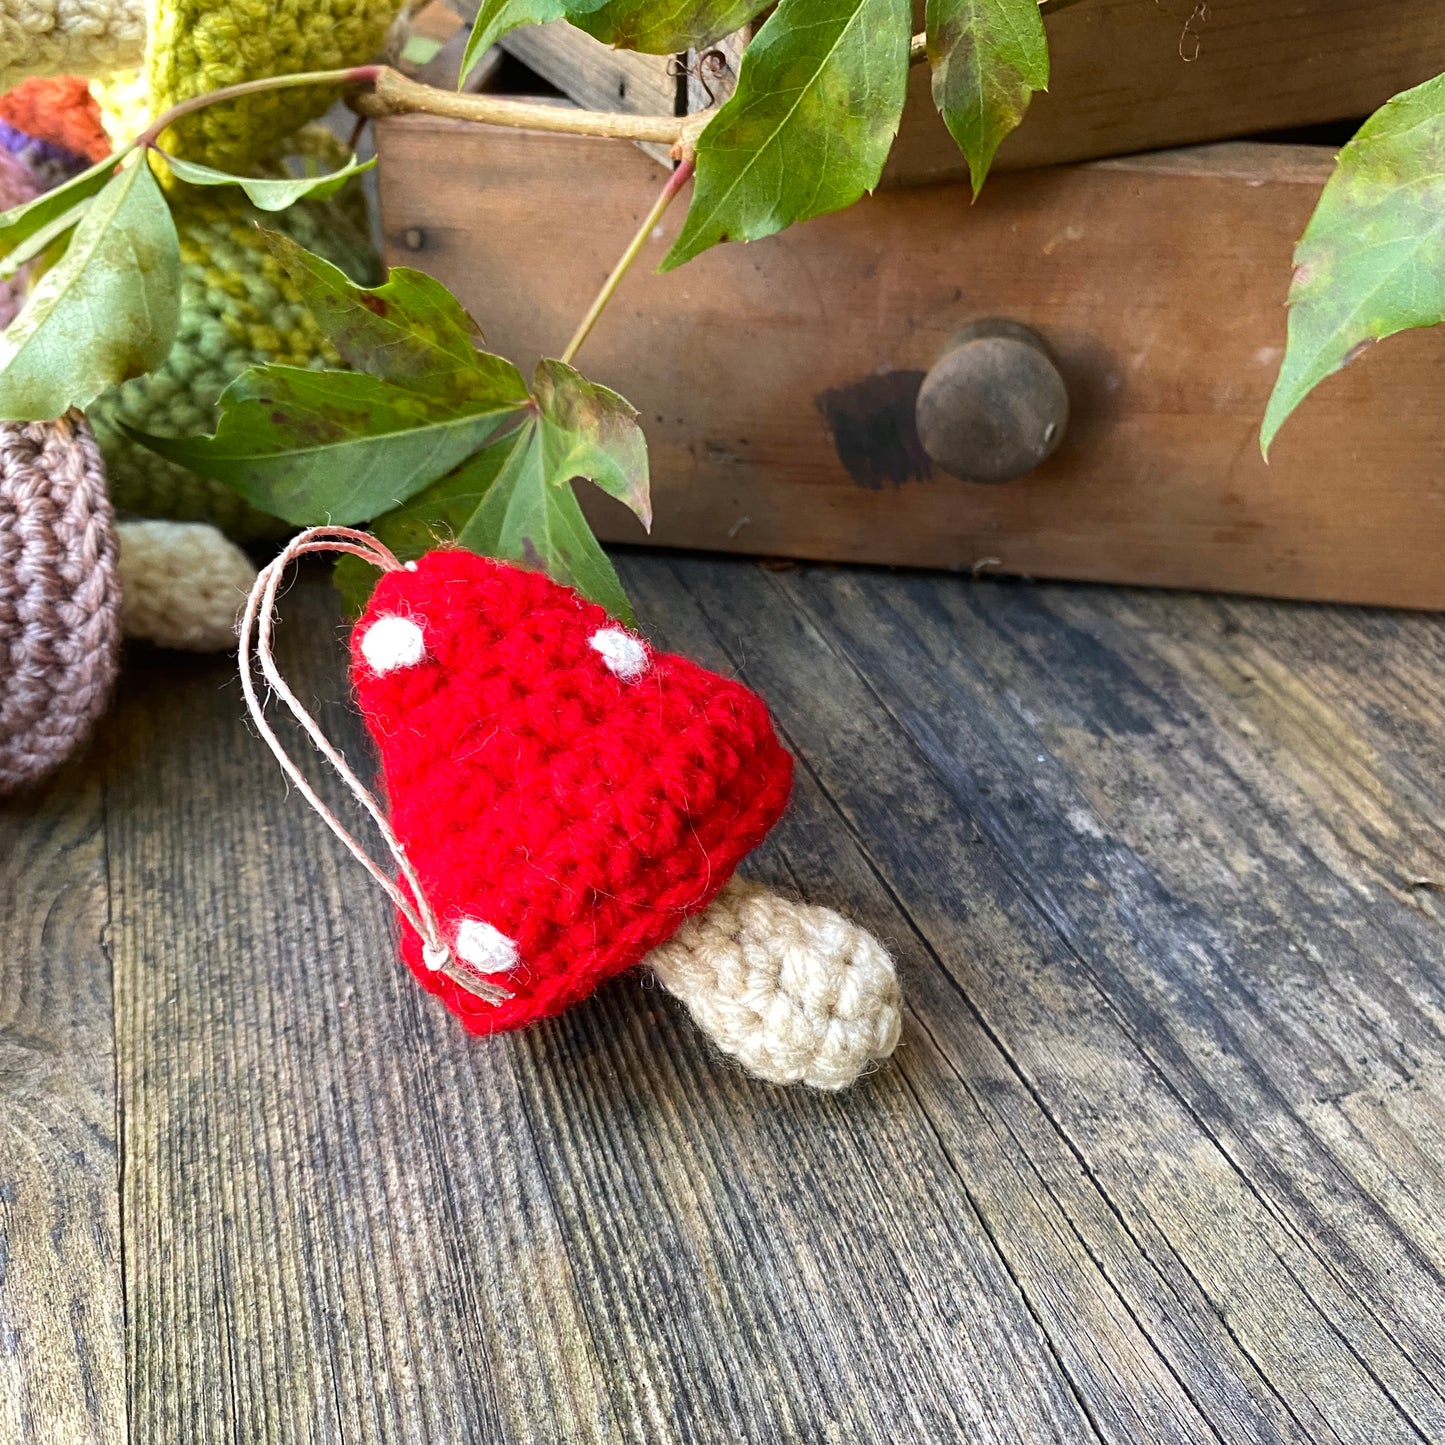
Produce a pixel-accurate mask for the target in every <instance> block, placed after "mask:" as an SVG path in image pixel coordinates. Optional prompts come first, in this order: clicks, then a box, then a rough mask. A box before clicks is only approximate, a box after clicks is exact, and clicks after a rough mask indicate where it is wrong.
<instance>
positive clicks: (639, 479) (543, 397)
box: [532, 361, 652, 531]
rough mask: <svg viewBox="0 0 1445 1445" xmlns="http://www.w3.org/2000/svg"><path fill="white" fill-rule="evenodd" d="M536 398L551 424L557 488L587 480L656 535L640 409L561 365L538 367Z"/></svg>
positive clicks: (549, 444)
mask: <svg viewBox="0 0 1445 1445" xmlns="http://www.w3.org/2000/svg"><path fill="white" fill-rule="evenodd" d="M532 392H533V395H534V396H535V397H536V398H537V405H538V407H539V408H540V409H541V413H542V419H543V421H544V422H545V425H544V426H543V428H542V445H543V448H544V451H545V457H544V462H543V465H544V468H545V470H546V473H547V476H548V477H549V478H550V479H551V480H552V481H553V482H554V483H560V482H565V481H571V480H572V478H573V477H586V478H587V479H588V480H589V481H591V482H592V483H594V484H595V485H596V486H598V487H601V489H602V490H603V491H604V492H606V493H607V494H608V496H610V497H616V498H617V500H618V501H619V502H622V503H623V504H624V505H625V506H626V507H628V508H629V509H630V510H631V512H632V514H633V515H634V516H635V517H636V518H637V520H638V521H639V522H641V523H642V525H643V526H644V527H646V528H647V529H648V530H649V531H651V530H652V497H651V494H650V491H649V487H648V473H647V438H646V437H644V436H643V434H642V428H641V427H640V426H638V424H637V411H636V409H635V408H634V407H633V406H632V405H631V404H630V403H629V402H626V401H624V400H623V399H622V398H621V397H620V396H618V394H617V393H616V392H615V391H609V390H608V389H607V388H606V387H605V386H598V385H597V384H596V382H592V381H588V380H587V378H586V377H584V376H583V375H582V374H581V373H580V372H577V371H574V370H573V369H572V368H571V367H570V366H568V365H567V364H566V363H565V362H561V361H541V362H539V363H538V364H537V374H536V376H535V378H534V379H533V382H532Z"/></svg>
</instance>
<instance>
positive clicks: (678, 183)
mask: <svg viewBox="0 0 1445 1445" xmlns="http://www.w3.org/2000/svg"><path fill="white" fill-rule="evenodd" d="M694 167H695V162H694V161H692V160H691V159H688V160H685V161H683V162H682V163H681V164H680V165H679V166H678V167H677V169H676V170H674V171H673V173H672V174H671V175H670V176H669V177H668V178H667V184H666V185H665V186H663V188H662V191H661V193H660V194H659V195H658V198H657V200H656V202H654V204H653V207H652V209H651V210H650V211H649V212H648V213H647V215H646V217H645V218H644V220H643V222H642V224H641V225H640V226H639V227H638V228H637V234H636V235H635V236H633V238H632V239H631V240H630V241H629V242H628V243H627V249H626V250H625V251H624V252H623V253H622V255H621V256H619V257H618V259H617V264H616V265H615V266H614V267H613V268H612V271H611V274H610V275H609V276H608V277H607V279H606V280H605V281H604V282H603V283H602V289H601V290H600V291H599V292H598V293H597V295H596V296H595V297H594V298H593V301H592V304H591V306H589V307H588V308H587V314H586V315H585V316H584V317H583V318H582V320H581V322H580V323H579V324H578V327H577V330H576V331H574V332H573V333H572V339H571V341H569V342H568V343H567V349H566V350H565V351H564V352H563V353H562V355H561V357H560V358H559V360H561V361H562V363H563V364H564V365H567V366H570V365H571V364H572V360H573V358H574V357H575V356H576V355H577V353H578V352H579V351H580V350H581V349H582V343H583V342H584V341H586V340H587V336H588V333H589V332H590V331H591V330H592V328H593V327H594V326H595V325H596V324H597V318H598V317H599V316H601V315H602V313H603V311H604V310H605V309H606V307H607V303H608V302H609V301H610V300H612V297H613V294H614V293H615V292H616V290H617V288H618V286H620V285H621V284H622V278H623V277H624V276H625V275H627V273H628V271H629V270H630V269H631V267H632V263H633V262H634V261H635V260H636V259H637V256H638V253H639V252H640V251H641V250H642V248H643V246H644V245H646V243H647V238H648V237H649V236H650V235H651V234H652V232H653V230H654V229H655V228H656V226H657V223H658V222H659V221H660V220H662V218H663V215H664V214H665V213H666V211H667V208H668V207H669V206H670V205H671V204H672V202H673V198H674V197H675V196H676V195H677V193H678V192H679V191H680V190H681V189H682V188H683V187H684V186H685V185H686V184H687V183H688V181H689V180H690V179H691V178H692V173H693V170H694Z"/></svg>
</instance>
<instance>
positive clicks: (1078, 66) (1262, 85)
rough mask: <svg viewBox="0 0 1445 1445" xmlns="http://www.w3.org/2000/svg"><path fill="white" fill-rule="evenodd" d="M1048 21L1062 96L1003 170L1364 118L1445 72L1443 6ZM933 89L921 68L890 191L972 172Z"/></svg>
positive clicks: (912, 85) (1086, 11) (1050, 101)
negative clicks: (1443, 62) (1444, 63)
mask: <svg viewBox="0 0 1445 1445" xmlns="http://www.w3.org/2000/svg"><path fill="white" fill-rule="evenodd" d="M1046 24H1047V28H1048V35H1049V56H1050V62H1051V75H1050V78H1049V89H1048V93H1047V94H1044V95H1038V96H1035V97H1034V100H1033V102H1032V104H1031V105H1030V107H1029V111H1028V114H1027V115H1026V116H1025V118H1024V123H1023V124H1022V125H1021V126H1020V127H1019V128H1018V130H1017V131H1015V132H1014V134H1013V135H1012V136H1010V137H1009V138H1008V139H1007V140H1006V141H1005V142H1004V144H1003V146H1002V147H1001V148H1000V150H999V154H998V159H997V162H996V164H997V165H998V167H999V168H1000V169H1004V170H1007V169H1011V168H1017V167H1027V166H1041V165H1057V164H1058V163H1059V162H1061V161H1075V160H1087V159H1089V158H1091V157H1094V156H1109V155H1125V154H1127V153H1128V152H1130V151H1144V150H1156V149H1159V148H1161V147H1164V146H1179V145H1191V144H1194V143H1196V142H1200V141H1214V140H1227V139H1229V138H1231V137H1234V136H1243V135H1257V134H1260V133H1261V132H1265V131H1271V130H1285V129H1289V128H1293V127H1298V126H1307V125H1315V124H1318V123H1320V122H1324V121H1334V120H1349V119H1354V118H1358V117H1363V116H1366V115H1368V114H1369V113H1370V112H1371V111H1373V110H1375V109H1376V108H1377V107H1378V106H1381V105H1383V104H1384V103H1385V101H1387V100H1388V99H1389V98H1390V97H1391V96H1392V95H1394V94H1395V93H1396V92H1397V91H1401V90H1404V89H1406V88H1407V87H1409V86H1412V85H1418V84H1420V82H1421V81H1424V80H1428V79H1430V77H1431V76H1432V75H1436V74H1438V73H1439V67H1438V65H1437V64H1436V61H1437V60H1438V57H1439V55H1440V52H1441V48H1442V47H1445V11H1442V10H1441V7H1440V6H1439V4H1437V3H1436V0H1398V3H1394V4H1390V5H1384V6H1382V5H1379V4H1377V3H1376V0H1209V3H1208V4H1207V5H1204V4H1199V3H1197V0H1143V3H1141V0H1083V3H1081V4H1077V5H1072V6H1070V7H1069V8H1068V9H1065V10H1061V11H1059V12H1058V13H1057V14H1054V15H1050V16H1049V17H1048V19H1047V21H1046ZM929 86H930V79H929V75H928V70H927V67H926V66H919V67H916V68H915V69H914V71H913V73H912V75H911V76H910V77H909V86H908V102H907V105H906V106H905V108H904V114H903V124H902V126H901V128H900V130H899V133H898V140H897V142H896V144H895V145H894V148H893V152H892V154H891V155H890V157H889V160H888V169H887V171H886V172H885V176H884V183H885V184H894V185H917V184H920V183H923V182H927V181H937V180H944V179H949V178H958V177H962V176H964V175H966V174H967V167H966V166H965V165H964V163H963V160H962V157H961V156H960V155H959V150H958V147H957V145H955V144H954V142H953V139H952V138H951V137H950V136H949V134H948V131H947V130H946V129H945V128H944V125H943V122H942V120H940V119H939V116H938V112H937V110H936V109H935V108H934V106H933V101H932V97H931V95H930V93H929Z"/></svg>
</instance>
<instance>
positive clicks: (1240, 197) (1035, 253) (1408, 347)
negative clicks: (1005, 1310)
mask: <svg viewBox="0 0 1445 1445" xmlns="http://www.w3.org/2000/svg"><path fill="white" fill-rule="evenodd" d="M1065 13H1068V12H1065ZM378 143H379V146H380V151H381V157H382V160H381V168H380V175H381V196H382V223H383V234H384V237H385V241H386V245H387V249H388V252H389V255H390V256H391V258H392V259H394V260H396V261H400V262H406V263H408V264H413V265H416V264H419V265H421V266H423V267H424V268H425V269H426V270H427V271H429V272H430V273H431V274H433V275H435V276H437V277H439V278H440V279H441V280H442V281H444V282H445V283H446V284H447V285H448V286H450V287H451V288H452V289H453V290H454V291H455V292H456V293H457V294H458V295H459V296H460V297H461V298H462V299H463V301H464V302H465V303H466V304H467V306H468V307H469V309H470V310H471V311H472V314H473V315H475V316H476V317H477V318H478V320H479V322H480V323H481V325H482V327H483V328H484V330H485V332H486V334H487V338H488V342H489V344H490V345H491V346H493V347H494V348H495V349H496V350H498V351H499V352H501V353H502V354H503V355H506V356H509V357H513V358H515V359H516V360H518V361H519V362H522V363H523V364H524V365H526V364H529V362H530V360H531V359H532V358H535V357H536V356H537V355H539V354H542V353H553V352H555V351H556V349H557V348H558V347H560V346H561V344H562V342H563V341H564V340H565V338H566V337H567V336H568V335H570V334H571V330H572V326H573V323H574V320H575V318H576V317H578V316H580V315H582V314H583V312H584V311H585V310H586V308H587V305H588V303H589V302H590V300H591V298H592V296H593V294H594V293H595V291H596V288H597V286H598V285H599V284H600V282H601V280H602V279H603V278H604V277H605V276H606V275H607V273H608V271H609V269H610V268H611V265H612V262H613V260H614V259H615V257H616V255H617V253H618V252H619V251H620V249H621V248H622V246H623V245H624V244H625V242H626V240H627V239H628V238H629V237H630V236H631V235H632V234H633V231H634V230H635V228H636V226H637V224H638V222H639V221H640V219H641V218H642V217H643V216H644V215H646V213H647V209H648V207H649V206H650V205H651V202H652V200H653V197H654V195H655V193H656V175H655V172H654V170H653V168H652V167H651V166H650V165H649V164H648V163H647V162H646V161H645V160H643V159H642V158H640V157H639V156H638V155H637V154H636V153H635V152H634V151H633V150H632V149H631V148H629V147H627V146H625V145H622V144H620V143H616V142H607V141H591V140H575V139H572V138H567V137H558V138H552V137H548V138H544V137H541V136H537V135H530V134H528V135H523V134H514V135H505V136H504V135H501V134H499V133H490V134H488V133H485V132H483V131H482V129H481V128H480V127H474V128H471V129H467V128H466V127H462V126H458V125H454V124H451V123H447V122H438V121H435V120H430V119H427V118H425V117H415V116H413V117H405V118H402V119H400V120H392V121H387V122H384V123H382V124H381V125H380V126H379V127H378ZM1330 165H1331V161H1330V157H1329V156H1328V154H1326V153H1324V152H1323V151H1321V150H1320V149H1318V148H1313V147H1300V146H1249V145H1243V144H1236V145H1221V146H1213V147H1205V148H1201V149H1197V150H1191V151H1175V152H1168V153H1164V154H1161V155H1154V156H1146V157H1138V158H1130V159H1128V160H1111V161H1099V162H1093V163H1090V164H1088V165H1082V166H1067V167H1059V168H1056V169H1052V170H1047V171H1030V172H1027V173H1018V174H1014V175H1009V176H1000V177H998V178H997V180H996V182H995V183H993V184H991V185H990V186H989V187H988V188H987V189H986V191H985V193H984V195H983V198H982V199H981V200H980V201H979V203H978V204H977V205H976V206H970V204H969V199H968V193H967V190H966V188H964V187H959V186H952V185H950V186H936V187H924V188H916V189H910V190H902V191H889V192H885V193H880V194H879V195H876V196H873V197H871V198H868V199H866V200H864V201H863V202H860V203H859V204H858V205H857V206H854V207H853V208H852V209H850V210H848V211H846V212H843V213H841V214H838V215H833V216H825V217H822V218H820V219H818V220H816V221H811V222H809V223H808V224H806V225H803V226H797V227H794V228H793V229H791V230H789V231H787V232H784V233H783V234H781V235H778V236H774V237H770V238H769V239H767V240H765V241H760V242H757V243H755V244H753V245H749V246H739V245H724V246H719V247H716V248H714V249H713V250H711V251H709V252H707V253H705V254H704V255H702V256H700V257H699V258H697V259H696V260H695V261H692V262H690V263H689V264H688V265H687V266H684V267H682V268H681V269H679V270H677V271H675V272H672V273H670V274H668V275H665V276H659V275H656V274H648V270H647V267H646V266H645V265H639V266H638V267H637V270H636V272H635V273H634V274H633V275H631V276H629V277H628V278H627V281H626V282H625V284H624V287H623V289H622V290H621V291H620V292H619V295H618V297H617V299H616V300H615V301H614V303H613V305H612V307H611V309H610V310H609V311H608V314H607V315H606V317H605V318H604V320H603V322H602V324H601V325H599V326H598V328H597V330H596V331H595V332H594V333H593V335H592V337H591V338H590V339H589V340H588V343H587V347H586V350H585V351H584V352H583V353H582V356H581V359H580V364H581V365H582V367H583V368H584V369H585V370H586V371H587V373H588V375H589V376H592V377H594V378H595V379H596V380H598V381H600V382H603V383H605V384H607V385H608V386H612V387H615V388H616V389H617V390H618V391H620V392H621V393H622V394H623V395H624V396H626V397H627V398H628V399H629V400H630V401H631V402H632V403H633V404H634V405H635V406H637V407H638V409H639V410H640V412H641V413H642V417H643V422H644V425H645V426H646V429H647V434H648V443H649V446H650V448H651V456H652V475H653V489H654V502H655V507H654V511H655V514H656V517H657V523H656V526H655V529H654V531H653V534H652V540H653V541H655V542H657V543H660V544H663V545H674V546H688V547H697V548H706V549H715V550H723V551H744V552H751V553H774V554H782V555H785V556H803V557H821V558H826V559H830V560H840V561H869V562H888V563H904V564H909V565H921V566H930V567H949V568H969V567H975V566H977V567H982V568H988V569H992V570H999V571H1004V572H1012V573H1021V574H1024V575H1028V576H1065V577H1076V578H1084V579H1090V580H1097V581H1122V582H1142V583H1148V584H1151V585H1164V586H1178V587H1200V588H1208V589H1215V590H1224V591H1235V592H1255V593H1265V594H1273V595H1284V596H1297V597H1312V598H1328V599H1339V600H1347V601H1369V602H1381V603H1388V604H1393V605H1398V606H1409V607H1433V608H1439V607H1445V571H1442V569H1441V568H1440V566H1439V558H1440V556H1441V555H1442V552H1445V490H1442V489H1441V487H1440V486H1439V485H1438V472H1439V459H1440V456H1441V453H1442V448H1445V422H1442V419H1441V414H1440V412H1439V409H1438V408H1435V407H1431V406H1428V405H1423V404H1422V403H1421V398H1424V397H1431V396H1435V395H1438V394H1440V393H1441V391H1442V389H1445V335H1442V334H1441V333H1439V332H1417V333H1413V334H1410V335H1405V336H1400V337H1395V338H1392V339H1391V340H1390V341H1389V342H1387V343H1385V344H1384V345H1381V346H1379V347H1377V348H1376V349H1375V350H1374V351H1373V352H1372V353H1371V354H1370V355H1368V356H1366V357H1364V358H1363V359H1361V360H1360V361H1358V362H1357V363H1356V364H1355V365H1354V366H1353V367H1351V368H1350V369H1349V370H1347V371H1346V372H1344V373H1342V374H1340V375H1338V376H1336V377H1332V378H1331V379H1330V380H1329V381H1327V382H1326V383H1325V384H1324V385H1323V386H1321V387H1320V388H1319V390H1318V391H1317V392H1316V393H1315V394H1314V395H1313V396H1311V397H1310V398H1309V399H1308V400H1307V401H1306V402H1305V403H1304V405H1303V406H1302V407H1301V408H1300V410H1299V412H1298V413H1297V415H1296V416H1295V417H1294V418H1292V419H1291V421H1290V422H1289V424H1288V425H1287V426H1286V428H1285V430H1284V431H1283V432H1282V433H1281V435H1280V438H1279V440H1278V442H1277V443H1276V445H1275V447H1274V450H1273V452H1272V454H1271V459H1270V463H1269V465H1268V466H1266V465H1265V463H1264V461H1263V459H1262V458H1261V456H1260V452H1259V444H1258V432H1259V423H1260V419H1261V418H1262V417H1263V415H1264V408H1265V402H1266V399H1267V397H1268V395H1269V391H1270V387H1271V385H1272V383H1273V380H1274V376H1275V374H1276V371H1277V369H1278V365H1279V360H1280V357H1281V355H1282V353H1283V346H1284V339H1285V315H1284V308H1283V304H1282V303H1283V300H1284V296H1285V292H1286V290H1287V288H1288V284H1289V277H1290V269H1291V268H1290V257H1291V252H1292V250H1293V246H1294V242H1295V240H1296V239H1297V237H1298V236H1299V234H1300V232H1301V231H1302V230H1303V228H1304V225H1305V222H1306V220H1307V218H1308V216H1309V214H1310V211H1311V210H1312V208H1313V206H1314V203H1315V201H1316V200H1317V198H1318V195H1319V190H1320V188H1321V186H1322V185H1323V183H1324V180H1325V178H1326V176H1327V175H1328V174H1329V169H1330ZM479 204H485V206H486V212H487V223H486V225H485V226H478V225H477V223H476V216H477V213H478V212H477V208H478V205H479ZM539 216H546V217H547V218H548V221H547V224H546V225H545V226H543V225H540V224H539V223H538V219H537V218H538V217H539ZM681 224H682V215H681V207H680V206H678V207H674V208H673V211H672V212H671V213H669V215H668V217H667V218H666V220H665V222H664V224H663V226H662V228H661V230H662V235H660V236H659V237H658V238H657V239H656V240H655V241H654V242H652V243H651V244H650V245H649V247H648V248H647V250H646V251H645V252H644V255H643V260H644V262H646V261H656V260H658V259H660V258H661V257H662V255H663V253H664V251H665V250H666V248H667V246H668V245H669V244H670V241H671V238H672V237H673V236H674V235H675V234H676V230H677V228H678V227H679V226H680V225H681ZM408 234H412V235H413V238H414V239H415V238H416V237H420V238H421V241H422V250H421V253H420V255H419V256H418V254H417V253H415V252H410V251H406V250H405V249H404V247H403V244H402V238H403V237H404V236H407V235H408ZM988 316H1003V317H1007V318H1010V319H1012V320H1014V321H1021V322H1024V323H1025V324H1027V325H1030V326H1033V327H1034V328H1035V329H1036V330H1037V331H1038V332H1039V333H1040V334H1041V335H1042V336H1043V337H1044V339H1045V340H1046V341H1047V343H1048V344H1049V346H1050V348H1051V350H1052V351H1053V353H1054V355H1055V356H1056V358H1057V360H1058V363H1059V367H1060V370H1061V372H1062V374H1063V377H1064V381H1065V383H1066V386H1067V388H1068V391H1069V397H1070V418H1069V424H1068V431H1067V435H1066V437H1065V440H1064V443H1063V445H1062V447H1061V448H1060V449H1059V451H1058V452H1057V453H1055V455H1054V456H1053V457H1052V458H1051V459H1050V460H1049V461H1048V462H1046V463H1045V464H1044V465H1043V466H1042V467H1040V468H1039V469H1038V470H1037V471H1035V472H1034V473H1032V474H1031V475H1030V476H1028V477H1026V478H1021V479H1018V480H1015V481H1013V482H1010V483H1008V484H1007V485H1005V486H997V487H984V486H978V485H974V484H970V483H967V482H960V481H956V480H954V479H952V478H949V477H947V476H945V475H943V474H942V473H941V472H938V471H937V470H935V469H934V468H932V467H931V466H930V463H929V461H928V457H927V455H926V453H924V451H923V449H922V446H921V444H920V443H919V441H918V436H917V431H916V425H915V421H914V402H915V399H916V396H917V392H918V387H919V384H920V382H921V380H922V378H923V376H924V375H925V374H926V373H927V371H928V369H929V368H930V367H931V366H932V365H933V364H934V362H935V360H936V359H937V358H938V356H939V355H940V354H941V353H942V352H943V350H944V348H945V346H946V345H947V343H948V340H949V338H950V337H951V336H952V335H953V333H954V332H955V331H956V330H957V328H958V327H959V326H961V325H962V324H964V323H967V322H970V321H973V320H976V319H979V318H981V317H988ZM588 490H589V491H590V489H588ZM587 506H588V510H589V515H590V516H591V517H592V518H593V520H594V522H595V523H596V524H597V525H598V526H599V527H600V528H601V529H602V530H603V532H604V534H605V535H606V536H608V537H609V538H611V539H613V540H626V541H641V540H645V539H644V537H643V534H642V531H641V528H640V527H639V526H638V525H637V524H636V523H635V522H634V521H633V520H632V518H631V517H630V516H629V515H628V514H627V513H626V511H625V509H624V508H622V507H621V506H620V505H617V504H614V503H611V502H608V501H607V500H606V499H600V500H598V499H596V498H589V499H588V500H587Z"/></svg>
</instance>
